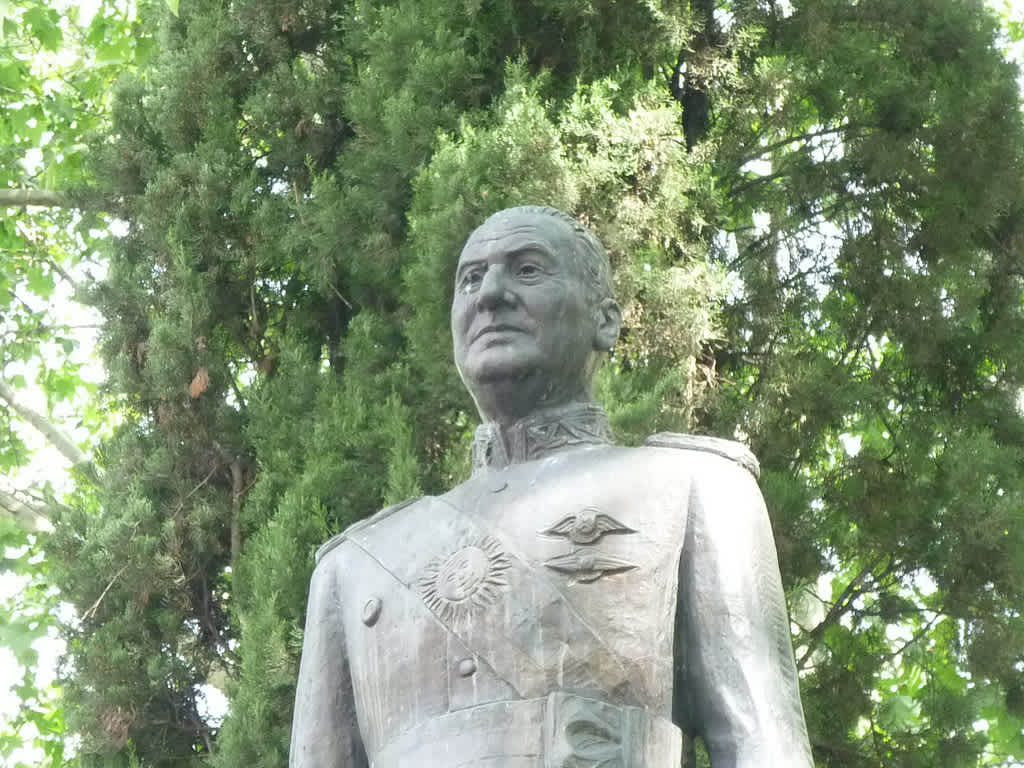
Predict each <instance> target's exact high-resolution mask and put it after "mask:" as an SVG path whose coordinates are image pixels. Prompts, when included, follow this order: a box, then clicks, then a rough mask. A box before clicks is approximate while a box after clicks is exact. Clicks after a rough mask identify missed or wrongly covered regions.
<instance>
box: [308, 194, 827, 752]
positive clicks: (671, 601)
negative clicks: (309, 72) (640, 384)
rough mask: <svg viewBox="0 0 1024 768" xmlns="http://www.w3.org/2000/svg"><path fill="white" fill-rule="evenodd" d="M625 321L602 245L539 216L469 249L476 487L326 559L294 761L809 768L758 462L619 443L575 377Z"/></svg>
mask: <svg viewBox="0 0 1024 768" xmlns="http://www.w3.org/2000/svg"><path fill="white" fill-rule="evenodd" d="M620 322H621V316H620V312H619V308H618V305H617V304H616V303H615V300H614V299H613V298H612V291H611V279H610V274H609V267H608V261H607V257H606V255H605V253H604V250H603V248H602V247H601V245H600V243H599V242H598V241H597V239H596V238H595V237H594V236H593V235H592V234H591V233H590V232H589V231H587V230H586V229H585V228H583V227H582V226H580V225H579V224H578V223H576V222H575V221H574V220H573V219H572V218H570V217H569V216H567V215H565V214H563V213H561V212H559V211H556V210H554V209H551V208H539V207H523V208H513V209H509V210H506V211H501V212H500V213H497V214H495V215H494V216H492V217H490V218H489V219H487V221H486V222H484V224H483V225H482V226H481V227H480V228H479V229H477V230H476V231H475V232H473V234H472V235H471V236H470V238H469V240H468V241H467V243H466V246H465V248H464V249H463V251H462V255H461V257H460V259H459V265H458V270H457V272H456V277H455V298H454V300H453V302H452V335H453V337H454V341H455V361H456V363H457V365H458V369H459V372H460V374H461V376H462V380H463V381H464V382H465V384H466V386H467V387H468V389H469V391H470V392H471V393H472V395H473V398H474V400H475V401H476V404H477V407H478V409H479V411H480V415H481V417H482V419H483V421H484V423H483V425H482V426H480V427H479V428H478V430H477V433H476V440H475V443H474V446H473V466H474V469H473V474H472V477H471V478H470V479H469V480H467V481H466V482H464V483H462V484H461V485H459V486H458V487H457V488H454V489H452V490H451V491H449V492H448V493H446V494H444V495H443V496H438V497H425V498H421V499H413V500H410V501H407V502H404V503H402V504H399V505H397V506H394V507H391V508H388V509H385V510H383V511H382V512H380V513H378V514H377V515H375V516H374V517H372V518H370V519H369V520H366V521H364V522H361V523H359V524H357V525H354V526H352V527H350V528H349V529H348V530H346V531H345V532H344V533H342V534H341V535H339V536H336V537H335V538H334V539H332V540H331V541H329V542H327V543H326V544H325V545H324V546H323V547H322V548H321V549H320V551H319V552H318V554H317V566H316V570H315V572H314V574H313V580H312V585H311V588H310V596H309V607H308V615H307V620H306V633H305V644H304V647H303V653H302V664H301V669H300V673H299V687H298V695H297V699H296V705H295V719H294V724H293V731H292V745H291V757H290V765H291V767H292V768H340V767H341V766H353V767H354V766H368V765H369V766H378V767H379V768H397V767H402V768H406V767H408V768H433V767H436V768H455V767H456V766H463V767H465V768H471V767H472V768H483V767H484V766H487V768H526V767H527V766H529V767H530V768H541V767H544V768H554V767H555V766H557V767H558V768H575V767H576V766H594V767H595V768H596V767H598V766H600V767H601V768H611V767H612V766H616V767H618V768H676V766H679V765H680V762H681V761H689V762H692V761H693V739H694V738H695V737H700V738H702V739H703V740H704V742H705V744H706V746H707V749H708V752H709V754H710V756H711V764H712V766H713V768H810V767H811V766H813V761H812V759H811V755H810V748H809V746H808V742H807V734H806V729H805V726H804V719H803V712H802V710H801V706H800V697H799V691H798V685H797V677H796V670H795V666H794V663H793V654H792V648H791V643H790V636H789V622H788V619H787V617H786V608H785V603H784V600H783V593H782V587H781V584H780V580H779V570H778V563H777V560H776V555H775V547H774V544H773V540H772V534H771V529H770V526H769V522H768V517H767V514H766V512H765V508H764V503H763V501H762V499H761V494H760V492H759V491H758V488H757V483H756V479H755V476H756V473H757V463H756V461H755V460H754V458H753V456H752V455H750V454H749V452H747V450H746V449H745V448H743V447H742V446H740V445H739V444H736V443H732V442H729V441H725V440H717V439H714V438H703V437H693V436H685V435H676V434H668V433H663V434H658V435H654V436H652V437H650V438H649V439H648V440H647V441H646V443H645V445H644V446H643V447H641V448H624V447H618V446H615V445H613V444H612V440H611V434H610V431H609V428H608V421H607V418H606V417H605V414H604V411H603V410H602V409H601V407H600V406H599V405H597V403H595V402H594V399H593V396H592V393H591V379H592V377H593V375H594V372H595V371H596V369H597V367H598V364H599V362H600V360H601V357H602V355H603V354H604V353H605V352H606V351H607V350H609V349H611V347H612V345H613V344H614V343H615V340H616V338H617V336H618V332H619V326H620Z"/></svg>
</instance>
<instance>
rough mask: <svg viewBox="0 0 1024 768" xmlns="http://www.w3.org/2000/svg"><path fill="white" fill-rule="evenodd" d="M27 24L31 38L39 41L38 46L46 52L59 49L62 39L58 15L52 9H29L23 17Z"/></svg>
mask: <svg viewBox="0 0 1024 768" xmlns="http://www.w3.org/2000/svg"><path fill="white" fill-rule="evenodd" d="M23 18H24V19H25V23H26V24H28V26H29V29H30V30H31V32H32V36H33V37H34V38H35V39H36V40H38V41H39V43H40V45H42V46H43V48H45V49H46V50H48V51H56V50H57V49H58V48H60V44H61V41H63V39H64V35H63V33H62V32H61V31H60V26H59V25H60V14H58V13H57V11H55V10H53V9H46V8H30V9H28V10H27V11H25V15H24V16H23Z"/></svg>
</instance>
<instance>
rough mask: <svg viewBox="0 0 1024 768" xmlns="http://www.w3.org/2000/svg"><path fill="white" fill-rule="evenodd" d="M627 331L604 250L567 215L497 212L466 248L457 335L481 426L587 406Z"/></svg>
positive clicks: (455, 305)
mask: <svg viewBox="0 0 1024 768" xmlns="http://www.w3.org/2000/svg"><path fill="white" fill-rule="evenodd" d="M620 324H621V316H620V312H619V308H618V305H617V304H616V303H615V300H614V299H613V298H612V290H611V270H610V268H609V266H608V258H607V256H606V254H605V252H604V248H603V247H602V246H601V244H600V242H599V241H598V240H597V238H595V237H594V236H593V234H591V233H590V232H589V231H588V230H587V229H586V228H585V227H583V226H582V225H580V224H579V223H577V222H576V221H575V220H574V219H572V218H570V217H569V216H567V215H566V214H564V213H562V212H561V211H557V210H555V209H554V208H545V207H538V206H524V207H521V208H510V209H508V210H504V211H500V212H498V213H496V214H494V215H493V216H491V217H490V218H489V219H487V221H485V222H484V223H483V224H482V225H481V226H480V227H479V228H478V229H477V230H476V231H474V232H473V234H472V235H470V237H469V239H468V240H467V241H466V245H465V247H464V248H463V250H462V255H461V256H460V258H459V265H458V267H457V270H456V275H455V297H454V299H453V301H452V336H453V338H454V341H455V363H456V365H457V366H458V369H459V373H460V375H461V376H462V379H463V381H464V382H465V383H466V386H467V387H468V388H469V390H470V392H471V394H472V395H473V397H474V399H476V401H477V405H478V407H479V408H480V411H481V415H482V416H483V417H484V418H486V419H497V420H509V419H513V418H521V417H522V416H525V415H528V413H529V412H531V411H532V410H535V409H537V408H541V407H545V406H552V405H563V404H567V403H569V402H573V401H577V400H580V399H587V400H589V399H590V381H591V379H592V377H593V374H594V372H595V371H596V370H597V366H598V363H599V361H600V357H601V355H602V354H603V353H604V352H605V351H607V350H609V349H611V347H612V345H613V344H614V343H615V339H616V338H617V337H618V332H619V326H620Z"/></svg>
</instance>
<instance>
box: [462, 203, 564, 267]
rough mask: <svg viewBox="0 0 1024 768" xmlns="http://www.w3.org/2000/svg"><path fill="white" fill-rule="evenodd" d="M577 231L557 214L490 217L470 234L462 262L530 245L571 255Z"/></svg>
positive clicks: (558, 253) (519, 214)
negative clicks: (556, 215) (560, 219)
mask: <svg viewBox="0 0 1024 768" xmlns="http://www.w3.org/2000/svg"><path fill="white" fill-rule="evenodd" d="M574 237H575V233H574V232H573V231H572V230H571V229H570V228H569V225H568V224H566V223H565V222H562V221H559V220H558V219H556V218H554V217H553V216H544V215H541V214H532V215H531V214H522V213H515V214H510V215H508V216H501V217H499V218H496V219H492V220H489V221H487V222H485V223H484V224H482V225H481V226H480V227H478V228H477V229H476V230H474V232H473V234H471V235H470V236H469V239H468V240H467V241H466V245H465V247H464V248H463V249H462V254H461V255H460V256H459V262H460V263H461V262H463V261H466V260H469V259H476V258H486V257H488V256H494V255H500V254H502V253H507V252H511V251H517V250H521V249H523V248H527V247H529V246H531V245H532V246H534V247H537V246H540V247H542V248H545V249H546V250H549V251H550V252H551V254H552V255H563V256H569V255H571V253H572V249H573V239H574Z"/></svg>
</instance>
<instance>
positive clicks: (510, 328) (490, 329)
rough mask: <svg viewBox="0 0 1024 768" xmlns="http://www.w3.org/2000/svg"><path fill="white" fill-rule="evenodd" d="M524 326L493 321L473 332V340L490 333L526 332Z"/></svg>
mask: <svg viewBox="0 0 1024 768" xmlns="http://www.w3.org/2000/svg"><path fill="white" fill-rule="evenodd" d="M525 332H526V331H524V330H523V329H522V328H520V327H519V326H518V325H510V324H508V323H492V324H491V325H485V326H484V327H483V328H481V329H480V330H479V331H477V332H476V333H474V334H473V341H476V340H477V339H479V338H480V337H481V336H486V335H487V334H489V333H525Z"/></svg>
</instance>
